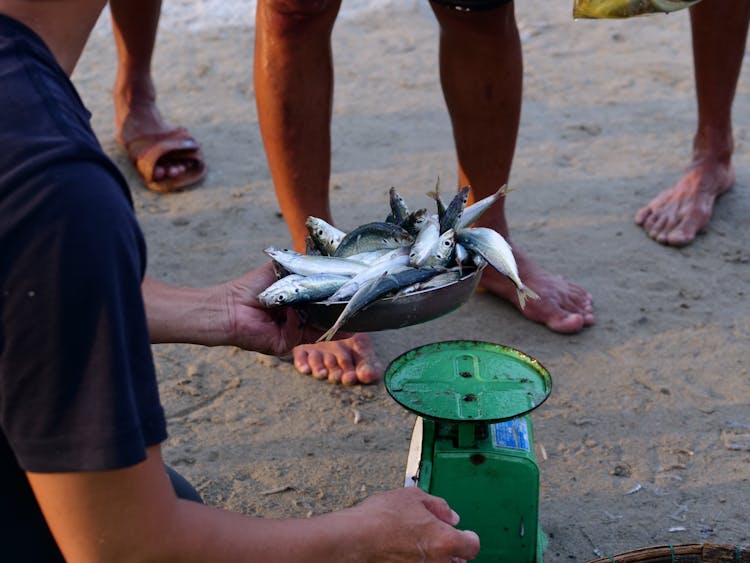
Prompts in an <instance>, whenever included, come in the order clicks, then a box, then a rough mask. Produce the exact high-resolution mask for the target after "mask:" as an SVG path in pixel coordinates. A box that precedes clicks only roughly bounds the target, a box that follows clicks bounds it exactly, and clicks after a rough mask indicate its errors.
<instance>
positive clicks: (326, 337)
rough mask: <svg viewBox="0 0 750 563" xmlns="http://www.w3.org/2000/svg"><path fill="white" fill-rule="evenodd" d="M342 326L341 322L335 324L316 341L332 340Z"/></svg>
mask: <svg viewBox="0 0 750 563" xmlns="http://www.w3.org/2000/svg"><path fill="white" fill-rule="evenodd" d="M340 326H341V325H340V324H339V323H336V324H334V325H333V326H332V327H331V328H329V329H328V330H327V331H325V332H324V333H323V335H322V336H321V337H320V338H318V339H317V340H316V341H315V342H316V343H318V342H323V341H325V342H328V341H330V340H331V339H333V337H334V335H335V334H336V333H337V332H338V331H339V328H340Z"/></svg>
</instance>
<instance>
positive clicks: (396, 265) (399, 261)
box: [328, 254, 409, 301]
mask: <svg viewBox="0 0 750 563" xmlns="http://www.w3.org/2000/svg"><path fill="white" fill-rule="evenodd" d="M408 265H409V256H408V255H407V254H398V255H395V256H393V257H391V258H389V259H387V260H378V261H377V262H375V263H374V264H373V265H372V266H370V267H369V268H367V269H366V270H364V271H362V272H360V273H359V274H357V275H356V276H353V277H351V278H349V280H348V281H347V282H346V283H344V284H343V285H342V286H341V287H339V288H338V289H337V290H336V293H334V294H333V295H331V296H330V297H329V298H328V301H346V300H347V299H349V298H350V297H351V296H352V295H354V294H355V293H356V292H357V290H358V289H359V288H360V287H362V285H363V284H365V283H367V282H368V281H370V280H372V279H373V278H377V277H380V276H382V275H383V274H385V273H389V272H391V273H392V272H393V271H395V270H398V269H402V268H404V267H406V266H408Z"/></svg>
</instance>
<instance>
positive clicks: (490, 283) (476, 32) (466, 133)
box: [433, 3, 594, 333]
mask: <svg viewBox="0 0 750 563" xmlns="http://www.w3.org/2000/svg"><path fill="white" fill-rule="evenodd" d="M433 11H434V12H435V15H436V16H437V18H438V21H439V23H440V28H441V33H440V75H441V82H442V86H443V93H444V95H445V100H446V103H447V106H448V111H449V113H450V116H451V122H452V125H453V136H454V139H455V142H456V150H457V155H458V167H459V185H466V184H469V185H471V188H472V192H471V193H472V199H473V200H478V199H482V198H484V197H487V196H488V195H490V194H492V193H495V192H496V191H497V189H498V188H499V187H500V186H502V185H503V184H506V183H507V182H508V178H509V175H510V168H511V162H512V160H513V153H514V151H515V145H516V137H517V134H518V126H519V120H520V114H521V90H522V75H523V63H522V53H521V42H520V38H519V36H518V28H517V27H516V21H515V14H514V11H513V4H512V3H510V4H504V5H502V6H500V7H499V8H497V9H494V10H490V11H482V12H469V13H467V12H457V11H455V10H452V9H450V8H446V7H443V6H440V5H437V4H433ZM480 225H481V226H484V227H490V228H493V229H495V230H496V231H497V232H499V233H500V234H501V235H503V236H504V237H505V238H506V240H508V242H509V243H510V245H511V247H512V248H513V254H514V256H515V258H516V262H517V263H518V270H519V274H520V277H521V279H522V280H523V282H524V283H525V284H526V285H527V286H529V287H530V288H531V289H533V290H534V291H535V292H536V293H537V294H538V295H539V299H529V300H527V302H526V306H525V307H524V308H521V307H520V305H519V302H518V297H517V295H516V288H515V286H514V285H513V283H511V281H510V280H509V279H507V278H506V277H505V276H503V275H501V274H499V273H498V272H496V271H495V270H494V269H492V268H487V269H486V270H485V273H484V275H483V277H482V281H481V286H482V287H483V288H484V289H486V290H488V291H491V292H492V293H495V294H496V295H498V296H499V297H501V298H503V299H506V300H508V301H510V302H512V303H513V304H514V305H515V306H516V307H517V308H518V309H519V311H521V313H522V314H523V315H524V316H525V317H526V318H528V319H530V320H533V321H536V322H538V323H541V324H544V325H546V326H547V327H548V328H550V329H551V330H553V331H556V332H562V333H574V332H578V331H580V330H582V329H583V328H584V327H585V326H588V325H591V324H593V322H594V314H593V305H592V299H591V296H590V295H589V293H588V292H586V291H585V290H584V289H582V288H581V287H579V286H577V285H575V284H573V283H571V282H569V281H567V280H565V279H564V278H562V277H560V276H557V275H553V274H550V273H548V272H546V271H545V270H543V269H542V268H541V267H539V266H538V265H537V264H535V263H534V262H533V261H532V260H531V259H530V258H529V257H528V256H526V254H525V253H524V252H523V251H522V250H520V249H519V248H518V247H517V246H516V245H515V244H514V243H513V241H512V240H511V238H510V234H509V231H508V222H507V220H506V217H505V198H502V199H501V200H500V201H498V202H497V203H496V204H495V205H494V206H493V207H492V208H491V209H490V210H488V211H487V212H486V213H485V214H484V215H483V216H482V218H481V220H480Z"/></svg>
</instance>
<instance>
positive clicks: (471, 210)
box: [455, 184, 510, 230]
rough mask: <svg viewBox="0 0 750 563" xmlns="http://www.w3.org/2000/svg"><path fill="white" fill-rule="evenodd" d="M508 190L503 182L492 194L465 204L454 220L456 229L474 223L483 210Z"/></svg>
mask: <svg viewBox="0 0 750 563" xmlns="http://www.w3.org/2000/svg"><path fill="white" fill-rule="evenodd" d="M509 191H510V190H509V189H508V184H503V185H502V186H501V187H500V189H499V190H497V191H496V192H495V193H494V194H492V195H490V196H487V197H485V198H483V199H480V200H479V201H477V202H475V203H472V204H471V205H468V206H466V207H465V208H464V211H463V213H461V217H459V219H458V221H457V222H456V227H455V228H456V230H458V229H465V228H467V227H469V225H472V224H474V223H476V222H477V219H479V217H480V216H481V215H482V214H483V213H484V212H485V211H487V210H488V209H489V208H490V207H492V205H493V204H494V203H495V202H496V201H497V200H499V199H500V198H501V197H503V196H505V195H506V194H507V193H508V192H509Z"/></svg>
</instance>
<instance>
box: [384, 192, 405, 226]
mask: <svg viewBox="0 0 750 563" xmlns="http://www.w3.org/2000/svg"><path fill="white" fill-rule="evenodd" d="M388 196H389V202H390V205H391V213H390V215H388V218H387V219H386V222H388V223H394V224H396V225H403V224H404V221H406V218H407V217H408V216H409V206H408V205H406V201H405V200H404V198H403V197H401V194H399V193H398V192H397V191H396V188H394V187H391V189H390V190H389V192H388Z"/></svg>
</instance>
